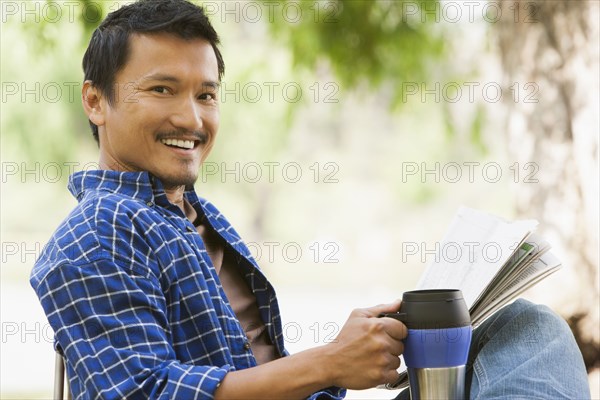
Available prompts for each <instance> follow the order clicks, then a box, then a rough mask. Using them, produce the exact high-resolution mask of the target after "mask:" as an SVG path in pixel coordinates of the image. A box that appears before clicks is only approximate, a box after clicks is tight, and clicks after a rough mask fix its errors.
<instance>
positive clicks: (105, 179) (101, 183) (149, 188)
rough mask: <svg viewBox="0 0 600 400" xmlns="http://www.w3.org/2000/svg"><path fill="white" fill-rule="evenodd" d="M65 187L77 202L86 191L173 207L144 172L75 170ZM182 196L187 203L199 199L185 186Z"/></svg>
mask: <svg viewBox="0 0 600 400" xmlns="http://www.w3.org/2000/svg"><path fill="white" fill-rule="evenodd" d="M68 188H69V191H70V192H71V194H72V195H73V196H75V197H76V198H77V200H81V198H82V196H83V195H84V193H85V192H86V191H98V190H104V191H108V192H113V193H119V194H121V195H125V196H128V197H131V198H133V199H137V200H141V201H143V202H145V203H149V202H152V203H155V204H157V205H162V206H163V207H168V206H170V205H172V204H171V203H170V202H169V200H168V199H167V194H166V193H165V191H164V188H163V184H162V182H161V181H160V180H159V179H158V178H156V177H155V176H153V175H152V174H150V173H149V172H147V171H142V172H122V171H111V170H88V171H78V172H75V173H74V174H72V175H71V176H70V177H69V184H68ZM185 196H186V198H187V199H188V201H190V203H192V204H194V203H195V204H197V203H198V197H197V195H196V193H195V191H194V188H193V186H189V187H186V193H185Z"/></svg>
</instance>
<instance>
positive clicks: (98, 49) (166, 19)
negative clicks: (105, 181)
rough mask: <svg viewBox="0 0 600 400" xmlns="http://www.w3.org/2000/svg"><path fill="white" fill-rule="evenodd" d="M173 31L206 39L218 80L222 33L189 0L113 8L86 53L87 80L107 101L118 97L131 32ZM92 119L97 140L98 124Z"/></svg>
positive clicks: (141, 1) (150, 0) (153, 1)
mask: <svg viewBox="0 0 600 400" xmlns="http://www.w3.org/2000/svg"><path fill="white" fill-rule="evenodd" d="M162 32H164V33H170V34H173V35H176V36H177V37H180V38H182V39H185V40H189V39H196V38H202V39H205V40H207V41H208V42H209V43H210V44H211V46H212V48H213V50H214V52H215V55H216V57H217V65H218V68H219V81H220V80H221V79H222V77H223V74H224V73H225V63H224V61H223V56H222V55H221V52H220V51H219V49H218V47H217V45H218V44H219V35H218V34H217V32H216V31H215V29H214V28H213V26H212V25H211V23H210V21H209V19H208V16H207V15H206V14H205V13H204V10H203V8H202V7H199V6H197V5H195V4H193V3H191V2H189V1H187V0H138V1H136V2H135V3H132V4H128V5H126V6H123V7H121V8H120V9H118V10H116V11H114V12H111V13H110V14H108V16H107V17H106V18H105V19H104V21H102V23H101V24H100V26H99V27H98V28H96V30H95V31H94V33H93V34H92V38H91V39H90V44H89V45H88V48H87V50H86V52H85V54H84V56H83V63H82V64H83V73H84V78H83V79H84V81H86V80H90V81H92V85H93V86H94V87H96V88H97V89H98V90H99V91H100V92H101V93H102V94H103V95H104V96H106V98H107V100H108V103H109V104H111V105H112V104H113V103H114V100H115V91H114V84H115V76H116V74H117V73H118V72H119V71H120V70H121V69H122V68H123V67H124V66H125V63H126V62H127V59H128V56H129V52H130V48H129V47H130V46H129V37H130V36H131V34H132V33H162ZM89 122H90V127H91V128H92V134H93V135H94V139H96V142H98V141H99V138H98V127H97V126H96V125H95V124H94V123H92V121H89Z"/></svg>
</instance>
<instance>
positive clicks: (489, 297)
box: [386, 207, 561, 389]
mask: <svg viewBox="0 0 600 400" xmlns="http://www.w3.org/2000/svg"><path fill="white" fill-rule="evenodd" d="M537 225H538V223H537V221H535V220H524V221H514V222H509V221H505V220H503V219H501V218H498V217H496V216H494V215H491V214H488V213H485V212H483V211H478V210H474V209H471V208H467V207H461V208H459V209H458V211H457V212H456V215H455V216H454V218H453V220H452V222H451V224H450V227H449V229H448V232H447V233H446V236H445V237H444V239H443V240H442V242H441V243H440V245H439V246H437V250H438V251H437V254H436V257H435V258H434V260H433V262H432V263H430V264H429V265H428V266H427V268H426V269H425V272H424V273H423V275H422V276H421V279H420V280H419V283H418V284H417V287H416V288H415V289H460V290H461V291H462V293H463V296H464V298H465V302H466V303H467V307H469V311H470V313H471V323H472V324H473V327H474V328H476V327H477V326H478V325H480V324H481V323H482V322H483V321H484V320H485V319H486V318H488V317H489V316H491V315H492V314H493V313H494V312H496V311H497V310H498V309H500V308H501V307H503V306H504V305H506V304H508V303H509V302H510V301H511V300H514V299H515V298H516V297H517V296H518V295H519V294H520V293H522V292H523V291H525V290H526V289H528V288H530V287H531V286H533V285H535V284H536V283H538V282H539V281H541V280H542V279H544V278H546V277H547V276H548V275H550V274H551V273H553V272H554V271H556V270H557V269H558V268H560V266H561V264H560V261H559V260H558V258H556V257H555V256H554V255H553V254H552V253H551V252H550V251H549V249H550V245H549V244H548V242H546V241H545V240H544V239H542V238H541V237H540V236H539V235H536V234H534V233H533V231H534V230H535V228H536V226H537ZM407 384H408V381H407V377H406V374H405V373H402V374H401V378H400V380H399V381H398V382H396V383H395V384H394V385H387V386H386V387H387V388H389V389H398V388H401V387H404V386H406V385H407Z"/></svg>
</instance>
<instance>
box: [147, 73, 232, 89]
mask: <svg viewBox="0 0 600 400" xmlns="http://www.w3.org/2000/svg"><path fill="white" fill-rule="evenodd" d="M141 80H142V81H161V82H173V83H179V82H180V80H179V78H177V77H175V76H173V75H167V74H161V73H157V74H150V75H147V76H144V77H142V79H141ZM206 86H208V87H209V88H211V89H215V90H216V89H218V88H219V87H220V86H221V83H220V82H217V81H204V82H202V87H206Z"/></svg>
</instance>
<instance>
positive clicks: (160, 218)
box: [31, 171, 344, 400]
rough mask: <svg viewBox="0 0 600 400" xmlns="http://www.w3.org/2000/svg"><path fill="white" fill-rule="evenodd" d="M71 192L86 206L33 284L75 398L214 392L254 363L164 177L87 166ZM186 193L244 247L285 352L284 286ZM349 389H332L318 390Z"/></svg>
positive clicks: (253, 284)
mask: <svg viewBox="0 0 600 400" xmlns="http://www.w3.org/2000/svg"><path fill="white" fill-rule="evenodd" d="M69 190H70V191H71V193H72V194H73V195H74V196H75V197H77V199H78V201H79V204H78V205H77V207H76V208H75V209H74V210H73V211H72V212H71V213H70V215H69V216H68V217H67V218H66V219H65V221H64V222H63V223H62V224H61V225H60V226H59V228H58V229H57V230H56V232H55V233H54V235H53V236H52V238H51V240H50V242H49V243H48V244H47V245H46V246H45V248H44V250H43V251H42V254H41V255H40V257H39V259H38V260H37V261H36V264H35V266H34V268H33V271H32V273H31V285H32V286H33V288H34V289H35V291H36V293H37V295H38V297H39V299H40V302H41V304H42V306H43V308H44V311H45V313H46V316H47V318H48V321H49V323H50V325H51V326H52V328H53V329H54V333H55V342H56V343H55V345H56V346H57V347H59V348H60V349H62V351H63V352H64V355H65V359H66V366H67V374H68V376H69V384H70V388H71V391H72V394H73V396H74V398H76V399H97V398H115V399H124V398H128V399H138V398H139V399H149V398H152V399H155V398H160V399H185V400H188V399H206V398H212V397H213V396H214V392H215V390H216V389H217V387H218V385H219V383H220V382H221V381H222V380H223V378H224V377H225V375H226V374H227V373H228V372H229V371H235V370H240V369H244V368H249V367H253V366H255V365H256V360H255V359H254V356H253V354H252V351H251V349H250V346H249V344H248V339H247V337H246V335H245V334H244V329H243V328H242V326H241V325H240V323H239V321H238V320H237V319H236V316H235V314H234V312H233V311H232V309H231V306H230V305H229V302H228V301H227V298H226V296H225V293H224V291H223V288H222V287H221V284H220V282H219V278H218V276H217V273H216V271H215V269H214V267H213V265H212V263H211V260H210V258H209V256H208V254H207V252H206V249H205V247H204V244H203V242H202V238H201V236H200V235H199V234H198V232H197V231H196V228H195V227H194V225H193V224H192V223H191V222H190V221H189V220H188V219H187V218H186V217H185V215H184V214H183V212H182V211H181V210H180V209H179V208H178V207H177V206H175V205H173V204H171V203H170V202H169V201H168V199H167V196H166V194H165V192H164V190H163V187H162V184H161V182H160V181H159V180H158V179H156V178H155V177H153V176H152V175H150V174H149V173H147V172H116V171H82V172H78V173H75V174H73V175H72V176H71V177H70V181H69ZM184 196H185V198H186V199H187V200H188V201H189V203H190V204H191V205H192V206H193V207H194V209H195V210H196V212H197V213H198V215H200V216H203V215H204V216H206V217H207V219H208V221H209V222H210V224H211V225H212V227H213V228H214V229H215V230H216V231H217V232H219V234H220V235H221V236H222V237H223V239H224V240H225V241H226V242H227V244H228V245H229V246H231V247H232V248H233V249H234V250H235V251H236V252H237V254H238V263H237V265H238V268H240V269H241V270H242V272H243V275H244V276H245V279H246V282H247V284H248V285H249V287H250V289H251V290H252V292H253V293H254V294H255V296H256V301H257V305H258V308H259V312H260V316H261V318H262V320H263V321H264V323H265V325H266V329H267V331H268V333H269V336H270V337H271V340H272V342H273V344H274V345H275V346H276V348H277V351H278V352H279V354H280V355H281V356H285V355H287V352H286V350H285V348H284V340H283V334H282V327H281V319H280V314H279V308H278V305H277V299H276V296H275V291H274V289H273V287H272V286H271V284H270V283H269V282H268V281H267V279H266V278H265V276H264V275H263V274H262V272H261V271H260V270H259V268H258V265H257V264H256V261H255V260H254V259H253V258H252V256H251V254H250V251H249V250H248V248H247V247H246V246H245V245H244V243H243V242H242V240H241V239H240V236H239V235H238V234H237V232H236V231H235V230H234V229H233V227H232V226H231V225H230V224H229V222H227V220H226V219H225V217H224V216H223V215H222V214H221V213H220V212H219V211H218V210H217V209H216V208H215V207H214V206H213V205H212V204H211V203H209V202H208V201H206V200H202V199H200V198H198V196H197V195H196V193H195V192H194V190H193V189H192V188H190V189H188V190H186V192H185V194H184ZM282 379H285V377H282ZM343 395H344V390H342V389H339V388H329V389H327V390H324V391H323V392H319V393H315V394H314V395H313V396H311V398H317V397H318V398H341V397H343Z"/></svg>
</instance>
